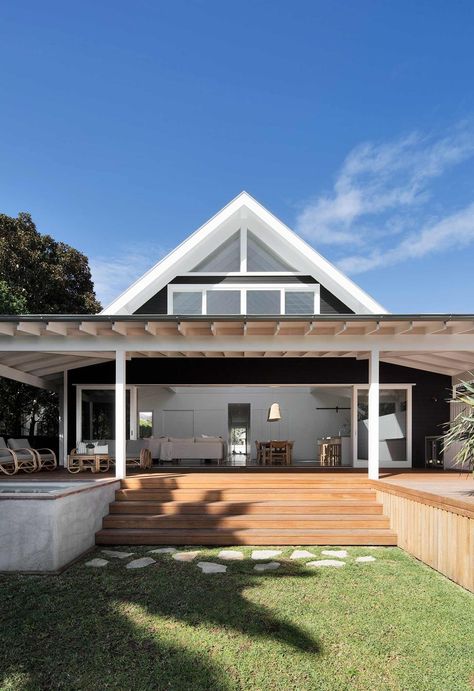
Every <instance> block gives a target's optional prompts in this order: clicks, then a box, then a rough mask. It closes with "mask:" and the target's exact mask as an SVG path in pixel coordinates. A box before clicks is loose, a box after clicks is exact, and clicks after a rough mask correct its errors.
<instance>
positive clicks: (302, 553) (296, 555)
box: [290, 549, 316, 559]
mask: <svg viewBox="0 0 474 691" xmlns="http://www.w3.org/2000/svg"><path fill="white" fill-rule="evenodd" d="M315 556H316V555H315V554H313V553H312V552H308V550H306V549H295V551H294V552H292V554H291V556H290V559H308V557H315Z"/></svg>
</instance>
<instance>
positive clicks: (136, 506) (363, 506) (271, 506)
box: [110, 499, 382, 516]
mask: <svg viewBox="0 0 474 691" xmlns="http://www.w3.org/2000/svg"><path fill="white" fill-rule="evenodd" d="M110 513H112V514H153V515H156V514H166V515H176V514H179V515H183V514H206V515H212V516H220V515H229V514H246V515H254V514H256V515H260V514H266V515H269V514H288V515H292V514H305V515H307V516H311V515H314V514H333V513H338V514H352V515H359V514H377V515H378V514H381V513H382V505H381V504H378V503H377V502H376V501H374V499H372V500H371V501H368V500H364V501H362V500H360V499H341V500H339V501H336V500H334V499H331V500H330V499H314V500H306V501H304V500H303V501H283V500H281V501H279V500H269V501H254V502H250V501H208V502H206V501H197V502H196V501H194V502H187V501H156V500H155V501H153V500H148V501H141V500H135V499H127V500H122V501H114V502H112V504H110Z"/></svg>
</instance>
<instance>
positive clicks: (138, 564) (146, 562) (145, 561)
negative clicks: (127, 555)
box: [125, 557, 156, 569]
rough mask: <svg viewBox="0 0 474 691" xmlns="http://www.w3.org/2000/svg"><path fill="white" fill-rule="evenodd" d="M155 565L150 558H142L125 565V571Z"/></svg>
mask: <svg viewBox="0 0 474 691" xmlns="http://www.w3.org/2000/svg"><path fill="white" fill-rule="evenodd" d="M151 564H156V561H155V560H154V559H152V558H151V557H142V558H141V559H134V560H133V561H129V562H128V564H125V568H126V569H143V568H144V567H145V566H151Z"/></svg>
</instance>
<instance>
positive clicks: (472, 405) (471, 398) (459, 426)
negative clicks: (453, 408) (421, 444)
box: [444, 382, 474, 472]
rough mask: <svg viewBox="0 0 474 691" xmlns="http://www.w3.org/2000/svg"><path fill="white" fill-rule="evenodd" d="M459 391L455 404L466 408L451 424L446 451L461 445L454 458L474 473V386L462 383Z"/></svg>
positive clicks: (446, 435)
mask: <svg viewBox="0 0 474 691" xmlns="http://www.w3.org/2000/svg"><path fill="white" fill-rule="evenodd" d="M459 389H460V391H459V393H458V395H457V396H456V398H455V399H454V400H453V403H461V404H462V405H463V406H464V408H463V410H461V412H460V413H458V415H456V417H455V418H454V420H453V421H452V422H451V423H449V426H448V431H447V432H446V434H445V435H444V450H445V451H446V450H447V449H449V448H450V446H452V445H453V444H456V445H459V446H458V449H457V451H456V454H455V456H454V460H455V462H456V463H457V464H458V465H461V466H462V467H467V468H469V469H470V470H472V471H473V472H474V384H473V383H471V382H461V386H460V387H459Z"/></svg>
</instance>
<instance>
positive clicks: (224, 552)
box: [217, 549, 244, 561]
mask: <svg viewBox="0 0 474 691" xmlns="http://www.w3.org/2000/svg"><path fill="white" fill-rule="evenodd" d="M217 558H218V559H226V560H228V561H235V560H236V559H243V558H244V553H243V552H238V551H237V550H236V549H221V551H220V552H219V554H218V555H217Z"/></svg>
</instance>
